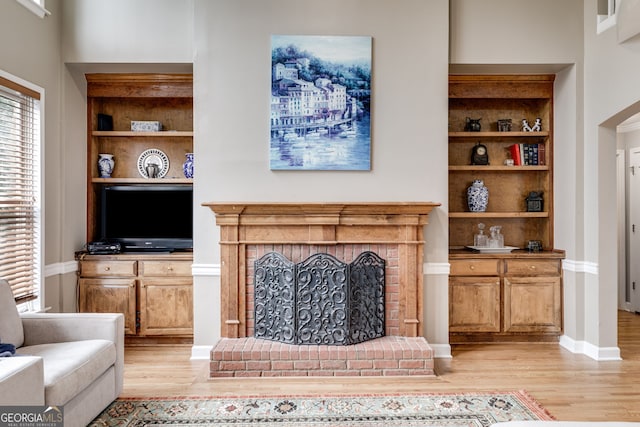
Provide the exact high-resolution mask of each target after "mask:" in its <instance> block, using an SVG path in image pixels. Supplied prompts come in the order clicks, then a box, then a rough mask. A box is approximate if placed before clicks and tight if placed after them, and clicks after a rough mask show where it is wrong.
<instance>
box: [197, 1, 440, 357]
mask: <svg viewBox="0 0 640 427" xmlns="http://www.w3.org/2000/svg"><path fill="white" fill-rule="evenodd" d="M195 5H196V7H195V17H196V21H195V25H194V27H195V30H196V31H195V49H196V52H197V56H196V58H195V61H194V78H195V81H196V88H197V91H196V94H195V97H196V99H195V114H194V121H195V123H196V127H195V150H194V151H195V155H196V178H195V182H194V187H195V197H196V198H197V199H198V201H200V202H208V201H234V200H240V201H290V202H295V201H435V202H441V203H443V206H442V207H441V208H439V209H437V210H436V212H435V213H433V214H432V216H431V217H430V221H431V224H430V225H429V226H427V229H428V232H427V236H426V238H427V241H428V246H429V248H430V249H429V250H428V253H427V256H426V258H427V259H426V262H427V263H431V262H435V263H442V262H446V261H447V248H448V243H447V240H448V233H447V226H446V209H447V207H446V202H447V191H448V190H447V188H448V187H447V143H446V141H447V139H446V132H447V128H446V121H447V39H448V26H447V21H448V19H447V16H448V2H447V1H444V0H439V1H430V2H424V1H421V0H400V1H394V2H393V5H392V7H391V6H390V3H389V2H388V1H385V0H369V1H362V0H360V1H356V0H351V1H344V0H328V1H325V2H322V4H321V5H319V7H318V8H315V7H314V8H310V7H309V6H308V5H306V4H304V3H301V2H299V1H296V0H271V1H263V0H246V1H242V2H238V1H235V0H218V1H215V2H211V1H206V0H201V1H199V0H196V2H195ZM427 22H428V24H429V25H425V23H427ZM239 23H242V25H239ZM272 34H311V35H314V34H317V35H365V36H371V37H372V38H373V66H372V68H373V69H372V75H373V77H372V91H373V102H372V114H371V115H372V156H373V158H372V170H371V171H367V172H326V171H325V172H318V171H271V170H269V149H268V147H269V108H270V106H269V98H270V78H271V74H270V65H271V62H270V61H271V55H270V36H271V35H272ZM196 223H197V227H198V229H199V230H200V232H199V233H197V234H196V238H195V254H196V263H198V264H202V265H217V264H219V262H220V260H219V257H220V251H219V248H218V245H217V241H218V229H217V227H216V225H215V220H214V216H213V213H211V212H210V211H206V210H205V209H204V208H201V210H200V211H199V212H197V213H196ZM196 282H197V284H196V292H197V293H200V292H202V293H203V294H204V293H205V292H206V295H207V296H210V295H211V294H216V295H217V293H218V292H219V291H218V285H219V281H218V280H217V278H210V279H205V278H201V279H200V280H196ZM427 282H428V283H427V286H428V287H430V288H429V291H427V293H430V294H432V295H436V298H438V299H437V300H431V301H427V302H426V304H427V311H430V312H435V311H437V309H438V307H443V306H444V307H447V305H448V303H447V293H446V275H437V274H436V275H435V277H432V278H430V279H428V280H427ZM212 287H213V288H215V291H213V292H211V290H210V289H211V288H212ZM196 300H198V301H199V303H198V304H199V306H198V307H196V313H195V315H196V318H197V319H199V323H200V324H206V325H209V324H211V322H212V319H213V320H216V321H217V319H218V317H219V309H218V307H215V309H214V310H211V305H212V304H211V303H210V302H205V301H202V300H201V299H200V298H196ZM200 301H202V303H201V302H200ZM443 315H444V318H443ZM438 316H439V319H435V318H434V319H433V321H432V322H430V323H429V324H428V325H427V330H428V331H429V332H430V333H431V334H433V335H432V338H433V337H434V336H437V338H433V339H432V341H433V340H440V341H439V342H443V343H445V344H446V343H447V342H448V323H447V318H448V317H447V316H448V314H447V313H446V310H445V313H442V312H440V313H438ZM438 320H439V321H438ZM213 326H215V327H216V329H215V330H214V329H208V330H207V332H206V333H204V331H203V330H202V329H201V330H200V331H197V336H196V345H198V344H205V343H210V342H211V338H212V337H217V336H218V335H219V327H218V325H217V324H216V325H213ZM200 332H202V333H200Z"/></svg>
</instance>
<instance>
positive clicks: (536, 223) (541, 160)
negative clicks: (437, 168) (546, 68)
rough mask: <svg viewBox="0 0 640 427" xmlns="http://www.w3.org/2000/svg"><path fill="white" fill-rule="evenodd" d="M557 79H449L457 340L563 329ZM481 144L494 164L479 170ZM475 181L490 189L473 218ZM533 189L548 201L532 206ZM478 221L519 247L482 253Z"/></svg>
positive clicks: (535, 336) (542, 336) (554, 334)
mask: <svg viewBox="0 0 640 427" xmlns="http://www.w3.org/2000/svg"><path fill="white" fill-rule="evenodd" d="M553 83H554V75H450V76H449V244H450V263H451V276H450V288H449V321H450V326H449V331H450V339H451V342H453V343H455V342H474V341H475V342H478V341H487V342H492V341H537V340H541V341H549V340H557V339H558V336H559V334H560V333H561V332H562V269H561V261H562V258H563V257H564V253H563V252H562V251H559V250H556V249H555V248H554V242H553V165H554V159H553V143H554V141H553ZM469 119H480V129H479V131H478V129H477V127H474V126H467V123H468V120H469ZM523 119H525V120H527V122H528V123H529V127H533V126H534V125H535V123H536V119H539V122H540V124H541V125H540V128H539V129H538V128H534V129H532V130H529V128H523V123H522V121H523ZM509 121H510V127H509V125H508V124H507V125H506V126H505V125H504V124H505V123H508V122H509ZM478 144H481V145H483V146H485V147H486V149H487V153H488V158H489V160H488V164H473V163H474V162H473V161H472V151H473V149H474V147H475V146H477V145H478ZM516 148H517V149H518V150H519V151H520V153H521V155H520V156H518V157H517V158H516V157H515V151H516ZM524 153H526V154H527V156H526V159H525V156H524V155H523V154H524ZM510 161H513V163H515V164H510ZM476 163H477V162H476ZM474 180H482V181H483V182H484V185H485V186H486V187H487V188H488V190H489V202H488V205H487V209H486V210H485V211H484V212H471V211H470V209H469V206H468V204H467V188H468V187H469V186H470V185H471V183H472V182H473V181H474ZM531 193H536V194H539V195H541V196H542V203H539V204H537V205H535V206H533V205H528V204H527V198H528V197H529V196H530V195H531ZM479 223H483V224H484V225H485V233H486V234H488V231H489V229H490V227H492V226H494V225H495V226H500V227H501V228H502V234H503V235H504V244H505V246H513V247H516V248H520V250H516V251H514V252H512V253H507V254H484V253H483V254H480V253H477V252H475V251H471V250H469V249H466V247H467V246H473V244H474V241H473V238H474V235H475V234H476V233H477V230H478V224H479ZM530 240H538V241H540V242H541V244H542V251H541V252H537V253H529V252H528V251H526V250H524V249H526V248H527V244H528V242H529V241H530Z"/></svg>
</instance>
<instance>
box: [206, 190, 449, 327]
mask: <svg viewBox="0 0 640 427" xmlns="http://www.w3.org/2000/svg"><path fill="white" fill-rule="evenodd" d="M439 205H440V204H439V203H433V202H358V203H306V202H304V203H270V202H250V203H247V202H220V203H218V202H208V203H203V206H207V207H209V208H210V209H211V210H212V211H213V212H214V213H215V216H216V224H217V225H218V226H219V227H220V245H221V255H220V257H221V277H220V287H221V307H222V325H223V327H222V328H223V330H222V336H223V337H227V338H243V337H245V336H246V318H245V312H246V307H245V305H246V301H245V287H246V277H247V274H246V273H247V265H246V256H245V252H246V246H247V245H256V244H257V245H260V244H265V245H266V244H306V245H338V244H397V245H398V252H399V260H400V265H399V267H400V268H399V270H400V278H399V281H400V334H401V335H402V336H407V337H416V336H421V335H422V285H423V272H422V264H423V262H424V261H423V256H424V237H423V236H424V233H423V227H424V226H425V225H426V224H427V218H428V215H429V213H430V212H431V211H432V210H433V209H434V208H435V207H437V206H439Z"/></svg>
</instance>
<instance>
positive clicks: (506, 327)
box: [449, 250, 564, 344]
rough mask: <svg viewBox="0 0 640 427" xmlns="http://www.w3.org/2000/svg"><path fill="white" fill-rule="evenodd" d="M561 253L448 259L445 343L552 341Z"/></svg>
mask: <svg viewBox="0 0 640 427" xmlns="http://www.w3.org/2000/svg"><path fill="white" fill-rule="evenodd" d="M563 258H564V252H562V251H544V252H539V253H529V252H527V251H514V252H512V253H509V254H501V255H496V254H491V255H487V254H480V253H473V252H469V251H467V250H452V251H451V252H450V255H449V261H450V264H451V275H450V279H449V339H450V342H451V343H452V344H455V343H465V342H506V341H511V342H515V341H523V342H534V341H557V340H558V339H559V337H560V335H561V333H562V259H563Z"/></svg>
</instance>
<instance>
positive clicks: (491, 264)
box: [450, 259, 500, 276]
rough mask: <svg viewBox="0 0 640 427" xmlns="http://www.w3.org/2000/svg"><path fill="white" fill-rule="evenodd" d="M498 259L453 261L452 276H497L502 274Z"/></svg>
mask: <svg viewBox="0 0 640 427" xmlns="http://www.w3.org/2000/svg"><path fill="white" fill-rule="evenodd" d="M499 262H500V261H498V260H496V259H465V260H451V272H450V274H451V275H452V276H496V275H499V274H500V272H499V270H498V264H499Z"/></svg>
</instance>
